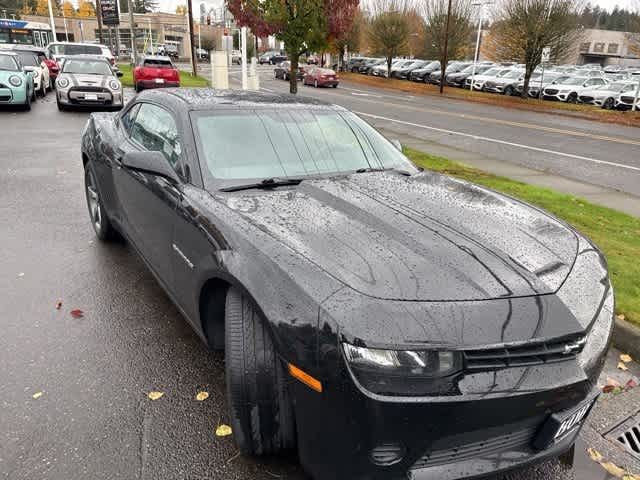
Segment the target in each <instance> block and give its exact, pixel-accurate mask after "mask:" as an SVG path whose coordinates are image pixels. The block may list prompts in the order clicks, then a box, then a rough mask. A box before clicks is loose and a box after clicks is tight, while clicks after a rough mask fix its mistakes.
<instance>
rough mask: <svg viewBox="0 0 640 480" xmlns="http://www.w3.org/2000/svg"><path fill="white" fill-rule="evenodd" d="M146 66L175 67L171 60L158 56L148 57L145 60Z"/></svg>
mask: <svg viewBox="0 0 640 480" xmlns="http://www.w3.org/2000/svg"><path fill="white" fill-rule="evenodd" d="M144 66H145V67H154V68H173V64H172V63H171V60H160V59H156V58H146V59H145V60H144Z"/></svg>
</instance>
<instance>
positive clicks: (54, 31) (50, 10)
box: [47, 0, 58, 42]
mask: <svg viewBox="0 0 640 480" xmlns="http://www.w3.org/2000/svg"><path fill="white" fill-rule="evenodd" d="M47 4H48V6H49V20H50V21H51V33H53V41H54V42H56V41H58V36H57V35H56V23H55V22H54V21H53V8H52V7H51V0H47Z"/></svg>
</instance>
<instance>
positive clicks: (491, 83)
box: [484, 82, 496, 88]
mask: <svg viewBox="0 0 640 480" xmlns="http://www.w3.org/2000/svg"><path fill="white" fill-rule="evenodd" d="M484 86H485V88H496V84H495V83H494V82H487V83H485V84H484Z"/></svg>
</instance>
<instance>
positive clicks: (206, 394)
mask: <svg viewBox="0 0 640 480" xmlns="http://www.w3.org/2000/svg"><path fill="white" fill-rule="evenodd" d="M207 398H209V392H198V394H197V395H196V400H198V401H199V402H202V401H203V400H206V399H207Z"/></svg>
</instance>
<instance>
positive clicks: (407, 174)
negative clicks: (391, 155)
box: [356, 167, 411, 177]
mask: <svg viewBox="0 0 640 480" xmlns="http://www.w3.org/2000/svg"><path fill="white" fill-rule="evenodd" d="M368 172H396V173H399V174H400V175H404V176H405V177H410V176H411V172H409V171H407V170H403V169H401V168H381V167H367V168H359V169H357V170H356V173H368Z"/></svg>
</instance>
